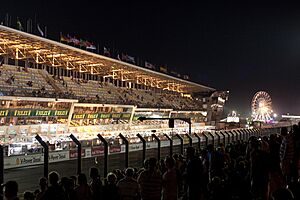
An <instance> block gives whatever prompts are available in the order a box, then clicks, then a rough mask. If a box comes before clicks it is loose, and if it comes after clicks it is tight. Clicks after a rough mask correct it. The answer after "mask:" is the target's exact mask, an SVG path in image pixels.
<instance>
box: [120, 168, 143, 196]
mask: <svg viewBox="0 0 300 200" xmlns="http://www.w3.org/2000/svg"><path fill="white" fill-rule="evenodd" d="M133 175H134V170H133V168H127V169H126V171H125V177H124V178H123V179H121V180H120V181H119V182H118V184H117V187H118V190H119V196H120V200H137V199H138V196H139V186H138V183H137V181H136V180H135V179H134V178H133Z"/></svg>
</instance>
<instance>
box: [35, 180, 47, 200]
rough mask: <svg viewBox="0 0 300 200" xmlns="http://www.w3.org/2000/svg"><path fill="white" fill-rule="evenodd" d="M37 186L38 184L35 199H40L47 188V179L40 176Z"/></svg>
mask: <svg viewBox="0 0 300 200" xmlns="http://www.w3.org/2000/svg"><path fill="white" fill-rule="evenodd" d="M39 186H40V189H39V190H38V193H37V194H36V200H40V199H42V198H43V196H44V194H45V192H46V190H47V188H48V181H47V179H46V178H45V177H42V178H40V181H39Z"/></svg>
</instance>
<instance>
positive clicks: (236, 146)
mask: <svg viewBox="0 0 300 200" xmlns="http://www.w3.org/2000/svg"><path fill="white" fill-rule="evenodd" d="M299 158H300V129H299V126H298V125H293V126H292V129H291V131H289V132H288V129H287V128H286V127H283V128H281V132H280V133H279V134H272V135H270V137H267V136H265V137H262V138H259V137H254V136H252V137H250V138H249V140H248V141H247V142H243V141H237V142H234V143H231V144H229V145H227V146H224V144H220V145H219V146H218V147H217V148H214V146H213V145H208V146H207V147H206V149H203V150H201V151H200V152H198V151H196V150H195V149H194V148H193V147H188V148H187V149H186V152H185V157H184V156H182V155H178V154H174V155H173V157H166V158H165V159H164V160H160V161H157V159H156V158H148V159H146V160H145V161H144V167H143V168H141V169H137V168H127V169H125V170H124V171H122V170H114V171H113V172H110V173H109V174H108V175H107V177H105V178H104V179H103V180H102V179H101V177H100V175H99V171H98V169H97V168H91V169H90V174H89V180H88V178H87V176H86V175H85V174H79V175H78V176H72V177H61V178H60V175H59V174H58V173H57V172H55V171H53V172H50V173H49V176H48V177H47V178H45V177H43V178H41V179H40V181H39V189H37V190H36V191H34V192H31V191H26V192H25V193H23V199H25V200H34V199H36V200H96V199H97V200H102V199H103V200H161V199H162V200H178V199H182V200H227V199H228V200H231V199H232V200H270V199H273V200H291V199H300V182H299V173H300V159H299ZM17 195H18V184H17V183H16V182H15V181H8V182H6V183H5V184H4V196H5V198H6V199H8V200H12V199H14V200H15V199H18V197H17Z"/></svg>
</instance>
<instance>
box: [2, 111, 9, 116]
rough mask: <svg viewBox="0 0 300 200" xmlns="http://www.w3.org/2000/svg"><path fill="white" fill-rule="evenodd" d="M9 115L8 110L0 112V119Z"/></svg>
mask: <svg viewBox="0 0 300 200" xmlns="http://www.w3.org/2000/svg"><path fill="white" fill-rule="evenodd" d="M8 113H9V110H0V117H6V116H7V115H8Z"/></svg>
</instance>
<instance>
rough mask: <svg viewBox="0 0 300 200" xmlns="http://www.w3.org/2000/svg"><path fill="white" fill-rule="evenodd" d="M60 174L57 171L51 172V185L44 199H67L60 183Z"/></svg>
mask: <svg viewBox="0 0 300 200" xmlns="http://www.w3.org/2000/svg"><path fill="white" fill-rule="evenodd" d="M58 181H59V174H58V173H57V172H55V171H52V172H50V173H49V183H50V186H49V187H48V189H47V190H46V192H45V194H44V197H43V198H42V199H43V200H44V199H45V200H65V199H66V198H65V195H64V190H63V189H62V187H61V186H60V185H59V184H58Z"/></svg>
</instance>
